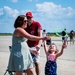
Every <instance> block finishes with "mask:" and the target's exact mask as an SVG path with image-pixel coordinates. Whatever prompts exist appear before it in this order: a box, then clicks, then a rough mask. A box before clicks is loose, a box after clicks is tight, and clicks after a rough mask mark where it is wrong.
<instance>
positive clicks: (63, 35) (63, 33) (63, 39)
mask: <svg viewBox="0 0 75 75" xmlns="http://www.w3.org/2000/svg"><path fill="white" fill-rule="evenodd" d="M65 36H66V29H64V30H63V31H62V43H64V42H65Z"/></svg>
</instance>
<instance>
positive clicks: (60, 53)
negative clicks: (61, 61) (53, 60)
mask: <svg viewBox="0 0 75 75" xmlns="http://www.w3.org/2000/svg"><path fill="white" fill-rule="evenodd" d="M64 48H66V44H65V43H63V45H62V48H61V51H60V52H59V53H57V54H56V57H59V56H61V55H62V54H63V51H64Z"/></svg>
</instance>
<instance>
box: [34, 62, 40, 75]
mask: <svg viewBox="0 0 75 75" xmlns="http://www.w3.org/2000/svg"><path fill="white" fill-rule="evenodd" d="M35 71H36V75H40V64H39V62H35Z"/></svg>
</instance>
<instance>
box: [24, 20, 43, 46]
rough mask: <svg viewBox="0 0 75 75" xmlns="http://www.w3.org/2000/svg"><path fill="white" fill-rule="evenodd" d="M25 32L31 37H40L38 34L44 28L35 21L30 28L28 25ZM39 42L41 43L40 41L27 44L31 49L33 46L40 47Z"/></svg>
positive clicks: (29, 41)
mask: <svg viewBox="0 0 75 75" xmlns="http://www.w3.org/2000/svg"><path fill="white" fill-rule="evenodd" d="M25 30H26V31H27V32H28V33H29V34H31V35H35V36H38V32H39V30H42V27H41V25H40V23H39V22H36V21H33V22H32V24H31V25H30V26H29V25H27V28H26V29H25ZM38 42H39V41H38V40H36V41H31V40H28V41H27V44H28V46H29V47H33V46H36V45H38Z"/></svg>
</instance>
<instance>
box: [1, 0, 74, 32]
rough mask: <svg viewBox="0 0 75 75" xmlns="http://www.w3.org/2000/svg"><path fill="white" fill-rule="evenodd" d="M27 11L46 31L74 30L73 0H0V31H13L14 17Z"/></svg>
mask: <svg viewBox="0 0 75 75" xmlns="http://www.w3.org/2000/svg"><path fill="white" fill-rule="evenodd" d="M27 11H31V12H32V13H33V19H34V20H35V21H38V22H40V24H41V25H42V28H43V29H46V31H47V32H57V31H59V32H60V31H62V29H64V28H66V29H67V32H70V30H72V29H73V30H74V31H75V0H0V33H13V31H14V27H13V26H14V21H15V19H16V17H17V16H18V15H21V14H25V13H26V12H27Z"/></svg>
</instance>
